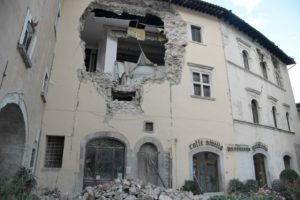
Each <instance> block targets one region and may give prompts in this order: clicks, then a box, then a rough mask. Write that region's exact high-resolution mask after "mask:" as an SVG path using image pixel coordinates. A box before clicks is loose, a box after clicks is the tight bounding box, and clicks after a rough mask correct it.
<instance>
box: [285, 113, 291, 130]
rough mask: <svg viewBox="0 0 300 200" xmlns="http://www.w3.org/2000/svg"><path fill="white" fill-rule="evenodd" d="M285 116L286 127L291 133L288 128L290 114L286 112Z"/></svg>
mask: <svg viewBox="0 0 300 200" xmlns="http://www.w3.org/2000/svg"><path fill="white" fill-rule="evenodd" d="M285 116H286V123H287V126H288V130H289V131H291V127H290V114H289V113H288V112H286V114H285Z"/></svg>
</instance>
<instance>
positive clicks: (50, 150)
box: [44, 136, 65, 168]
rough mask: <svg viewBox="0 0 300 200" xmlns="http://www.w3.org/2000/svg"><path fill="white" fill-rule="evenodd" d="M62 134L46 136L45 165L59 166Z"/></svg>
mask: <svg viewBox="0 0 300 200" xmlns="http://www.w3.org/2000/svg"><path fill="white" fill-rule="evenodd" d="M64 143H65V137H64V136H47V147H46V156H45V163H44V166H45V167H49V168H61V166H62V160H63V152H64Z"/></svg>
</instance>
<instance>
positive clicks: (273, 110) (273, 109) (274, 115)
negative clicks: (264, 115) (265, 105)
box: [272, 106, 277, 128]
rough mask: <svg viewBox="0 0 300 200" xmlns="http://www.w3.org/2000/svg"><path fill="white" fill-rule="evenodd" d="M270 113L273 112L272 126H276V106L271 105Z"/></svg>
mask: <svg viewBox="0 0 300 200" xmlns="http://www.w3.org/2000/svg"><path fill="white" fill-rule="evenodd" d="M272 114H273V121H274V126H275V127H276V128H277V120H276V108H275V106H273V107H272Z"/></svg>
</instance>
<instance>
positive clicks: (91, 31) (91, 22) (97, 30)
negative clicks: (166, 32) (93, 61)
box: [81, 12, 158, 47]
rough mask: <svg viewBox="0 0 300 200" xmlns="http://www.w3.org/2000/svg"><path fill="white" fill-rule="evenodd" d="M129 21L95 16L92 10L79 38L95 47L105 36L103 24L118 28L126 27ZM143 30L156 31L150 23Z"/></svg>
mask: <svg viewBox="0 0 300 200" xmlns="http://www.w3.org/2000/svg"><path fill="white" fill-rule="evenodd" d="M150 19H152V18H150ZM144 21H145V20H144ZM148 21H149V17H148ZM148 21H146V22H148ZM129 23H130V20H129V19H117V18H108V17H95V13H93V12H92V13H90V14H89V15H88V16H87V17H86V19H85V22H84V29H83V31H82V32H81V38H82V39H83V40H84V41H85V42H86V43H87V45H90V46H93V47H97V46H98V43H99V41H100V40H103V39H104V38H105V29H104V27H105V26H112V27H120V28H124V29H127V28H128V26H129ZM145 30H146V31H149V32H158V30H157V29H156V26H155V25H151V24H148V25H147V26H146V27H145Z"/></svg>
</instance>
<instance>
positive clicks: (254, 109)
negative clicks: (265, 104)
mask: <svg viewBox="0 0 300 200" xmlns="http://www.w3.org/2000/svg"><path fill="white" fill-rule="evenodd" d="M251 108H252V116H253V123H255V124H258V123H259V121H258V106H257V101H256V100H254V99H253V100H252V101H251Z"/></svg>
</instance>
